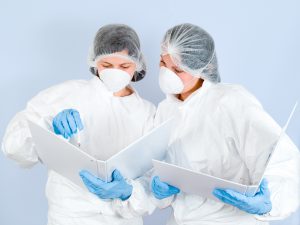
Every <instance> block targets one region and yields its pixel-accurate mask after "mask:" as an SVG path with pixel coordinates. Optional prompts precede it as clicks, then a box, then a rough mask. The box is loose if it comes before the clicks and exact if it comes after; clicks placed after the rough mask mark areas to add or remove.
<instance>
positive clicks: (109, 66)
mask: <svg viewBox="0 0 300 225" xmlns="http://www.w3.org/2000/svg"><path fill="white" fill-rule="evenodd" d="M102 66H103V67H104V68H111V65H102Z"/></svg>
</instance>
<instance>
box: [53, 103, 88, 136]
mask: <svg viewBox="0 0 300 225" xmlns="http://www.w3.org/2000/svg"><path fill="white" fill-rule="evenodd" d="M52 126H53V130H54V133H55V134H58V135H62V136H63V137H64V138H66V139H68V138H70V137H72V136H73V135H74V134H76V133H77V130H78V129H79V130H82V129H83V125H82V122H81V119H80V115H79V112H78V111H77V110H75V109H65V110H63V111H62V112H60V113H58V114H57V115H56V116H55V117H54V119H53V121H52Z"/></svg>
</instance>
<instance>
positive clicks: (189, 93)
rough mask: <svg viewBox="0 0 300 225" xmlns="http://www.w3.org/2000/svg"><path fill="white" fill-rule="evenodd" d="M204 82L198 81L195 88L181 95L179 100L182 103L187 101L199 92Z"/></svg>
mask: <svg viewBox="0 0 300 225" xmlns="http://www.w3.org/2000/svg"><path fill="white" fill-rule="evenodd" d="M203 81H204V80H202V79H201V78H200V79H199V80H198V81H197V83H196V84H195V85H194V87H192V88H191V89H190V90H188V91H186V92H184V93H181V94H179V95H178V96H177V98H178V99H179V100H181V101H184V100H185V99H187V98H188V97H189V96H190V95H191V94H193V93H194V92H195V91H196V90H198V89H199V88H201V87H202V84H203Z"/></svg>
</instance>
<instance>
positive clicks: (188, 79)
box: [159, 54, 199, 94]
mask: <svg viewBox="0 0 300 225" xmlns="http://www.w3.org/2000/svg"><path fill="white" fill-rule="evenodd" d="M159 66H160V67H162V66H164V67H167V68H168V69H169V70H171V71H173V72H174V73H175V74H176V75H177V76H178V77H179V78H180V79H181V81H182V82H183V84H184V89H183V91H182V92H181V94H183V93H186V92H188V91H190V90H191V89H192V88H193V87H194V86H195V85H196V84H197V82H198V81H199V78H197V77H194V76H192V75H191V74H190V73H187V72H185V71H183V70H182V69H180V68H179V67H178V66H176V65H175V64H174V62H173V61H172V58H171V56H170V55H169V54H167V55H161V57H160V64H159Z"/></svg>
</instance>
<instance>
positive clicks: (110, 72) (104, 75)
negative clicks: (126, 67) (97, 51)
mask: <svg viewBox="0 0 300 225" xmlns="http://www.w3.org/2000/svg"><path fill="white" fill-rule="evenodd" d="M99 76H100V79H101V80H102V82H103V83H104V85H105V86H106V88H107V89H108V90H109V91H112V92H117V91H120V90H121V89H123V88H124V87H126V86H127V85H128V84H129V83H130V81H131V76H130V75H129V74H128V73H127V72H125V71H123V70H119V69H104V70H102V71H101V72H100V73H99Z"/></svg>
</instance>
